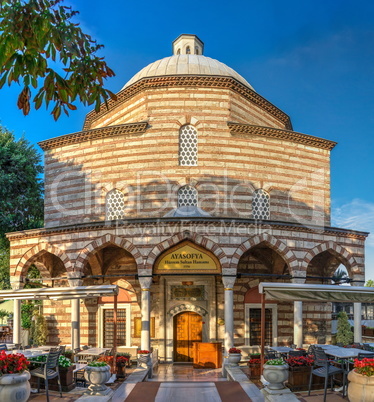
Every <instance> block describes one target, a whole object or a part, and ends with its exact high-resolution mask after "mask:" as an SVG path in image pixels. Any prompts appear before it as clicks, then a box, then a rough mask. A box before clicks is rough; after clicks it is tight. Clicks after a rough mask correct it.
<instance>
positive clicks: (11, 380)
mask: <svg viewBox="0 0 374 402" xmlns="http://www.w3.org/2000/svg"><path fill="white" fill-rule="evenodd" d="M29 364H30V363H29V361H28V360H27V359H26V357H25V356H24V355H23V354H21V353H14V354H9V355H7V354H6V353H5V350H2V351H0V401H7V402H16V401H17V402H26V401H27V400H28V399H29V396H30V383H29V379H30V373H29V372H28V371H27V369H28V366H29Z"/></svg>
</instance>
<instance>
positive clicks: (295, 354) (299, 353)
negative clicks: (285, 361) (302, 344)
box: [288, 350, 306, 357]
mask: <svg viewBox="0 0 374 402" xmlns="http://www.w3.org/2000/svg"><path fill="white" fill-rule="evenodd" d="M288 356H289V357H298V356H306V351H305V350H290V352H289V353H288Z"/></svg>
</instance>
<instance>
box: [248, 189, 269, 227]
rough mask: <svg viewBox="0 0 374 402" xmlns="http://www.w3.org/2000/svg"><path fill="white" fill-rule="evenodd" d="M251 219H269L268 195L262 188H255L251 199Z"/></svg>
mask: <svg viewBox="0 0 374 402" xmlns="http://www.w3.org/2000/svg"><path fill="white" fill-rule="evenodd" d="M252 215H253V219H259V220H266V219H270V196H269V194H268V193H267V192H266V191H265V190H263V189H262V188H260V189H258V190H256V191H255V192H254V195H253V199H252Z"/></svg>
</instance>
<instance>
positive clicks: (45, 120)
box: [0, 0, 374, 279]
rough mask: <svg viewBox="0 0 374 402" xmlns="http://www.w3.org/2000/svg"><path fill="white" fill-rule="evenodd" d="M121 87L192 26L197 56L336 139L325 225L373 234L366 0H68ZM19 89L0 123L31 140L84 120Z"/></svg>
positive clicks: (370, 250)
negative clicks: (49, 108)
mask: <svg viewBox="0 0 374 402" xmlns="http://www.w3.org/2000/svg"><path fill="white" fill-rule="evenodd" d="M66 4H72V5H73V7H74V8H75V9H77V10H79V11H80V15H79V17H78V20H79V21H80V22H81V25H82V27H83V28H84V30H85V32H88V33H90V34H92V35H93V37H94V38H96V39H97V40H98V41H99V43H102V44H104V45H105V48H104V50H103V51H102V55H104V56H105V57H106V60H107V62H108V64H109V65H110V67H111V68H112V69H113V70H114V71H115V73H116V77H115V78H112V79H111V80H109V81H108V83H107V87H108V88H109V89H111V90H112V91H114V92H117V91H118V90H120V89H121V87H122V86H123V85H124V83H125V82H127V81H128V80H129V79H130V78H131V77H132V75H134V74H135V73H136V72H137V71H139V70H140V69H141V68H143V67H144V66H146V65H147V64H149V63H151V62H153V61H155V60H157V59H160V58H163V57H166V56H169V55H170V54H171V42H172V40H173V39H175V38H176V37H177V36H178V35H179V34H181V33H194V34H197V35H198V36H199V37H200V38H201V39H202V40H203V41H204V43H205V52H204V53H205V55H206V56H209V57H212V58H215V59H218V60H220V61H222V62H224V63H226V64H227V65H229V66H230V67H232V68H234V69H235V70H236V71H238V73H240V74H241V75H243V76H244V77H245V78H246V79H247V81H248V82H249V83H250V84H251V85H252V86H253V87H254V88H255V90H256V91H257V92H259V93H260V94H261V95H262V96H264V97H265V98H266V99H268V100H269V101H270V102H272V103H274V104H275V105H276V106H278V107H279V108H280V109H282V110H283V111H285V112H286V113H287V114H289V115H290V117H291V119H292V122H293V127H294V130H295V131H299V132H303V133H307V134H311V135H315V136H319V137H323V138H327V139H331V140H334V141H337V142H338V145H337V147H336V148H335V149H334V150H333V151H332V163H331V169H332V170H331V172H332V174H331V180H332V216H333V219H332V224H333V225H336V226H340V227H346V228H352V229H358V230H365V231H371V232H374V186H373V184H374V183H373V179H372V175H373V173H374V169H373V167H374V162H373V157H372V153H373V151H374V98H373V95H374V68H373V65H374V3H373V2H369V1H352V0H349V1H348V0H339V1H334V0H324V1H321V0H314V1H302V2H301V1H287V0H286V1H276V0H262V1H261V2H260V1H258V0H257V1H244V0H243V1H238V0H232V1H230V2H227V1H221V0H216V1H210V0H209V1H206V0H205V1H204V0H200V1H196V0H190V1H188V2H176V1H160V2H154V1H148V0H143V1H142V2H123V1H120V0H111V1H110V2H107V3H103V2H98V1H92V0H91V1H88V0H81V1H79V2H78V1H66ZM16 98H17V92H16V90H15V88H14V89H13V88H12V89H3V90H1V91H0V121H1V123H2V124H3V125H5V126H6V127H7V128H8V129H10V130H13V131H14V132H15V133H16V135H17V136H19V135H21V134H22V133H24V134H25V136H26V137H27V138H28V139H29V141H31V142H32V143H36V142H38V141H41V140H44V139H47V138H51V137H55V136H58V135H62V134H67V133H70V132H75V131H79V130H80V129H81V128H82V125H83V121H84V116H85V114H86V113H87V111H88V110H89V109H87V108H84V107H82V106H79V108H78V111H76V112H72V113H71V115H70V117H69V118H67V117H62V118H61V119H60V120H59V121H58V122H54V121H53V119H52V117H51V116H50V114H49V112H46V111H45V110H39V111H35V110H32V112H31V114H30V115H29V116H27V117H24V116H23V115H22V113H21V112H20V111H18V110H17V108H16V105H15V104H16ZM366 252H367V278H372V279H374V236H371V237H370V238H369V239H368V241H367V251H366Z"/></svg>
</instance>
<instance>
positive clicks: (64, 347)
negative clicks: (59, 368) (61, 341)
mask: <svg viewBox="0 0 374 402" xmlns="http://www.w3.org/2000/svg"><path fill="white" fill-rule="evenodd" d="M59 349H60V351H61V354H62V355H63V354H64V353H65V350H66V346H65V345H61V346H60V347H59Z"/></svg>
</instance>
